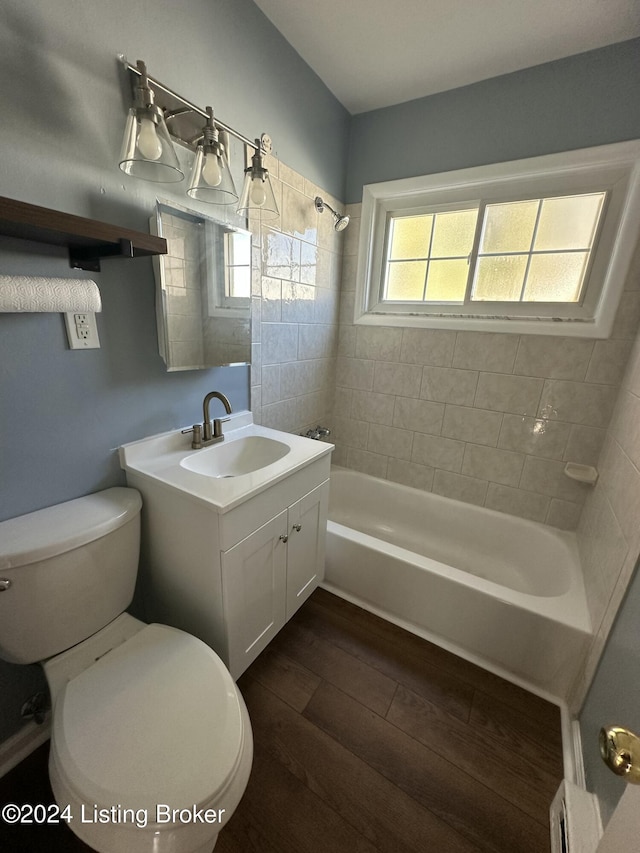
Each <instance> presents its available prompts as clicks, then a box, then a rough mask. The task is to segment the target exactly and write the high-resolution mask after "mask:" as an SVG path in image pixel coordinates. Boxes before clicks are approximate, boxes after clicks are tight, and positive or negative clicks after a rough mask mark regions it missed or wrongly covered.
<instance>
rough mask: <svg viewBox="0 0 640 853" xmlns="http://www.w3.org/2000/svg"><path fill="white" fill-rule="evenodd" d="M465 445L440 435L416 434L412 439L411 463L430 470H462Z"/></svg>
mask: <svg viewBox="0 0 640 853" xmlns="http://www.w3.org/2000/svg"><path fill="white" fill-rule="evenodd" d="M464 448H465V444H464V442H463V441H454V440H453V439H451V438H443V437H442V436H440V435H428V434H427V433H416V434H415V436H414V437H413V450H412V451H411V461H412V462H417V463H418V464H420V465H427V466H429V467H430V468H442V469H444V470H446V471H453V472H459V471H461V470H462V460H463V459H464Z"/></svg>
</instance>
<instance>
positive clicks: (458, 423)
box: [442, 405, 502, 447]
mask: <svg viewBox="0 0 640 853" xmlns="http://www.w3.org/2000/svg"><path fill="white" fill-rule="evenodd" d="M501 424H502V414H501V413H500V412H488V411H485V410H483V409H470V408H467V407H466V406H449V405H447V406H445V412H444V419H443V422H442V435H445V436H447V437H448V438H456V439H458V440H460V441H472V442H474V443H475V444H486V445H489V446H490V447H495V446H496V445H497V444H498V436H499V434H500V426H501Z"/></svg>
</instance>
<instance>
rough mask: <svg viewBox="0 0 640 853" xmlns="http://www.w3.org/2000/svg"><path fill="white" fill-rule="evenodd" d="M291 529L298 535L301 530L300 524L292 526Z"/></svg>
mask: <svg viewBox="0 0 640 853" xmlns="http://www.w3.org/2000/svg"><path fill="white" fill-rule="evenodd" d="M293 529H294V530H295V531H296V533H300V531H301V530H302V525H301V524H294V525H293Z"/></svg>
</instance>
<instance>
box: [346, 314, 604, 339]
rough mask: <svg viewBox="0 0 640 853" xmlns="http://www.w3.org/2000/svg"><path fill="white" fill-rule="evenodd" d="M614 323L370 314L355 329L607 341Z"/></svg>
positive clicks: (601, 320)
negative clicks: (441, 330) (499, 333)
mask: <svg viewBox="0 0 640 853" xmlns="http://www.w3.org/2000/svg"><path fill="white" fill-rule="evenodd" d="M612 323H613V318H611V322H605V320H604V318H603V317H599V318H598V320H590V321H586V320H551V319H548V318H540V319H534V318H531V317H527V318H511V319H507V318H505V317H478V316H466V317H463V316H460V315H458V316H456V315H451V314H449V315H446V316H443V315H437V314H431V315H427V314H394V313H387V314H385V313H382V312H369V313H367V314H361V315H360V316H358V317H355V318H354V325H356V326H381V327H383V326H392V327H401V328H407V329H453V330H457V331H473V332H502V333H505V334H514V335H557V336H561V337H567V338H572V337H573V338H599V339H604V338H608V337H609V335H610V332H611V326H612Z"/></svg>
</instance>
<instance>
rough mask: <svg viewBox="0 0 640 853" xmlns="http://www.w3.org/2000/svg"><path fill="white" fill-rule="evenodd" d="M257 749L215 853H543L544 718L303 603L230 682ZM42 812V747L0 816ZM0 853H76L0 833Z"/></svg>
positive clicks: (550, 767) (446, 656) (552, 731)
mask: <svg viewBox="0 0 640 853" xmlns="http://www.w3.org/2000/svg"><path fill="white" fill-rule="evenodd" d="M239 687H240V689H241V690H242V693H243V695H244V697H245V700H246V702H247V706H248V708H249V714H250V716H251V722H252V725H253V732H254V739H255V753H254V763H253V770H252V773H251V778H250V780H249V785H248V787H247V791H246V794H245V796H244V798H243V800H242V802H241V803H240V805H239V807H238V809H237V811H236V813H235V814H234V816H233V817H232V819H231V820H230V821H229V823H228V824H227V826H226V827H225V829H224V830H223V831H222V833H221V834H220V837H219V840H218V844H217V846H216V853H342V851H344V853H354V851H355V853H374V851H380V853H409V851H411V853H425V851H427V853H472V851H493V853H547V851H549V840H548V838H549V831H548V809H549V804H550V802H551V800H552V798H553V796H554V794H555V791H556V789H557V787H558V785H559V784H560V780H561V778H562V747H561V739H560V717H559V712H558V709H557V708H555V707H554V706H553V705H550V704H548V703H547V702H544V701H543V700H541V699H539V698H537V697H535V696H532V695H531V694H529V693H527V692H526V691H524V690H521V689H520V688H518V687H515V686H514V685H512V684H510V683H508V682H506V681H503V680H502V679H500V678H497V677H496V676H494V675H491V674H490V673H487V672H485V671H483V670H481V669H479V668H478V667H475V666H473V665H472V664H469V663H467V662H466V661H463V660H461V659H460V658H457V657H455V656H454V655H451V654H450V653H448V652H445V651H444V650H442V649H440V648H438V647H436V646H433V645H431V644H429V643H426V642H425V641H423V640H421V639H419V638H417V637H414V636H413V635H411V634H408V633H407V632H405V631H402V630H401V629H400V628H397V627H396V626H394V625H391V624H390V623H388V622H385V621H383V620H381V619H378V618H377V617H375V616H372V615H371V614H369V613H367V612H365V611H363V610H361V609H359V608H357V607H354V606H353V605H351V604H349V603H348V602H345V601H342V600H341V599H339V598H336V597H335V596H332V595H330V594H329V593H327V592H325V591H323V590H317V591H316V592H315V593H314V594H313V596H312V597H311V599H310V600H309V601H308V602H307V603H306V604H305V605H304V606H303V607H302V608H301V610H300V611H299V612H298V613H297V614H296V616H294V618H293V619H292V620H291V621H290V622H289V623H288V624H287V625H286V626H285V628H283V630H282V631H281V632H280V634H279V635H278V637H277V638H276V639H275V640H274V642H273V643H272V644H271V645H270V646H269V648H268V649H267V650H266V651H265V652H263V654H262V655H261V656H260V657H259V658H258V660H256V662H255V663H254V664H253V665H252V666H251V667H250V668H249V669H248V670H247V672H246V673H245V674H244V675H243V676H242V678H241V679H240V681H239ZM8 801H10V802H32V803H35V802H51V801H52V800H51V791H50V789H49V786H48V781H47V777H46V745H45V748H44V749H41V750H39V751H38V752H36V753H34V754H33V755H32V756H30V758H29V759H27V761H25V762H23V764H22V765H20V766H19V767H18V768H16V769H15V770H14V771H12V773H10V774H8V775H7V776H5V778H4V779H2V780H0V802H2V803H4V802H8ZM0 850H11V851H12V853H14V851H15V853H21V851H29V853H40V851H43V853H44V851H46V852H47V853H57V852H58V851H65V853H66V851H69V853H75V851H87V850H89V848H88V847H86V846H85V845H84V844H82V843H81V842H80V841H78V840H77V839H76V838H75V836H73V835H72V834H71V832H70V831H69V830H68V829H67V828H66V827H64V826H59V827H40V828H38V827H33V828H27V827H20V829H19V830H18V829H13V830H12V831H9V830H8V828H7V827H6V825H3V824H0Z"/></svg>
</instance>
